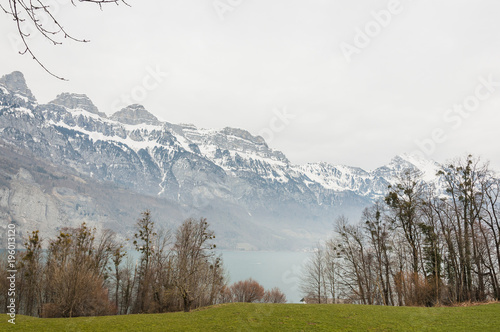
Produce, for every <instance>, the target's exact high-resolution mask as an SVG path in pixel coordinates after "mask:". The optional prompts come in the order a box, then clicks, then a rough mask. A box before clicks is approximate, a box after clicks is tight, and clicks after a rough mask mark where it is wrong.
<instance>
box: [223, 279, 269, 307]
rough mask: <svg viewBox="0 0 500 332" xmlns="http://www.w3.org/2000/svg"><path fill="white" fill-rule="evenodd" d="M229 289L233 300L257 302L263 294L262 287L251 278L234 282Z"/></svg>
mask: <svg viewBox="0 0 500 332" xmlns="http://www.w3.org/2000/svg"><path fill="white" fill-rule="evenodd" d="M230 290H231V294H232V298H233V302H248V303H250V302H259V301H260V300H262V298H263V297H264V295H265V290H264V287H263V286H262V285H261V284H259V283H258V282H257V281H255V280H253V279H252V278H250V279H247V280H243V281H238V282H235V283H234V284H232V285H231V287H230Z"/></svg>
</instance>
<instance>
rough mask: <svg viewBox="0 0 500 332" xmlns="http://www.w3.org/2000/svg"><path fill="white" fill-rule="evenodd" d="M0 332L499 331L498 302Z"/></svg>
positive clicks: (7, 327) (288, 310)
mask: <svg viewBox="0 0 500 332" xmlns="http://www.w3.org/2000/svg"><path fill="white" fill-rule="evenodd" d="M7 318H8V316H7V315H4V319H3V320H2V322H0V330H1V331H51V332H55V331H75V332H76V331H89V332H90V331H92V332H93V331H106V332H110V331H500V303H493V304H485V305H475V306H467V307H437V308H422V307H383V306H366V305H342V304H330V305H314V304H308V305H305V304H254V303H231V304H224V305H217V306H212V307H208V308H203V309H200V310H196V311H193V312H190V313H184V312H176V313H166V314H143V315H127V316H104V317H78V318H53V319H41V318H33V317H27V316H17V317H16V325H12V324H9V323H8V322H7Z"/></svg>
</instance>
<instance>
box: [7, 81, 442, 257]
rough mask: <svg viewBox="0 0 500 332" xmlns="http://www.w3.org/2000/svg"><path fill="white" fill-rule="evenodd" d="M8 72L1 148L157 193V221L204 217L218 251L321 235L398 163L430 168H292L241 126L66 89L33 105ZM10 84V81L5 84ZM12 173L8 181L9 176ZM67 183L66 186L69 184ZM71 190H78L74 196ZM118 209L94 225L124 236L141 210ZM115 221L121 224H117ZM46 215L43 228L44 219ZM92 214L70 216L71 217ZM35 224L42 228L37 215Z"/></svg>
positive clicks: (356, 209) (355, 212)
mask: <svg viewBox="0 0 500 332" xmlns="http://www.w3.org/2000/svg"><path fill="white" fill-rule="evenodd" d="M10 75H14V76H15V79H12V78H11V77H10V76H9V75H5V76H4V77H2V79H0V101H1V104H0V105H1V106H0V139H1V140H3V142H5V144H6V145H11V146H15V147H16V148H18V149H20V150H22V151H24V152H21V153H20V154H23V153H24V154H30V155H33V157H34V158H36V159H38V160H40V161H41V162H46V163H47V164H50V165H52V166H51V167H55V168H60V169H64V170H65V172H66V171H67V172H76V174H77V175H78V177H83V178H85V179H86V180H85V181H86V182H87V183H91V185H90V186H91V187H96V188H97V187H99V186H100V184H106V183H109V184H112V185H113V186H117V188H122V189H123V190H128V191H130V193H131V195H132V196H133V195H137V197H139V196H140V197H144V200H145V201H148V197H150V198H155V199H159V200H160V201H162V202H164V204H165V206H169V208H166V209H162V208H161V207H158V210H161V211H163V212H161V214H165V215H167V217H165V218H166V219H167V220H165V221H162V223H164V224H169V223H170V224H173V223H175V222H179V220H174V218H173V216H176V217H177V218H179V217H180V216H182V217H190V216H195V215H196V216H200V215H205V216H208V217H209V218H210V219H211V220H213V222H214V224H215V225H214V228H215V229H216V232H217V233H218V234H221V241H222V243H223V246H224V247H226V248H240V247H244V248H259V249H269V248H271V249H272V248H274V249H276V248H284V247H287V248H292V247H293V248H297V247H301V246H304V245H306V243H308V241H312V240H313V239H317V238H318V237H320V236H321V235H323V234H324V232H325V230H327V229H329V228H330V227H331V223H332V219H333V218H334V217H335V216H336V215H339V214H347V215H348V216H351V217H352V218H356V216H357V217H358V218H359V215H360V213H361V210H362V208H363V207H365V206H367V205H369V204H371V203H372V202H373V201H374V200H376V199H378V198H381V197H383V195H384V194H385V192H386V190H387V186H388V185H389V184H392V183H393V182H394V179H395V177H396V176H397V174H399V173H400V172H401V171H402V170H403V169H404V168H406V167H412V168H416V169H419V167H421V168H424V171H425V172H424V173H426V174H427V173H429V172H432V169H433V167H438V166H437V163H435V162H431V161H426V160H418V159H417V158H416V157H413V156H397V157H395V158H393V160H392V161H391V162H390V163H389V164H388V165H385V166H382V167H379V168H377V169H375V170H373V171H365V170H363V169H361V168H358V167H351V166H342V165H333V164H330V163H309V164H306V165H294V164H292V163H291V162H290V161H289V160H288V159H287V158H286V156H285V154H284V153H282V152H281V151H278V150H274V149H272V148H270V147H269V146H268V144H267V143H266V142H265V140H264V139H263V138H262V137H260V136H254V135H252V134H251V133H249V132H248V131H246V130H244V129H238V128H229V127H226V128H223V129H201V128H197V127H196V126H194V125H185V124H172V123H169V122H161V121H159V120H158V119H157V118H156V116H154V115H153V114H152V113H150V112H149V111H147V110H146V109H145V108H144V107H143V106H142V105H137V104H136V105H131V106H128V107H126V108H124V109H123V110H121V111H118V112H117V113H118V114H117V113H115V114H113V115H111V116H110V117H107V116H105V115H103V114H104V113H101V112H99V110H98V109H97V107H95V105H94V104H93V103H92V101H91V100H90V99H89V98H88V97H87V96H85V95H78V94H70V93H66V94H60V95H58V97H56V99H55V101H56V102H55V103H54V102H51V103H48V104H38V103H37V102H36V99H35V98H34V96H32V97H33V98H31V99H30V98H28V97H26V96H25V95H22V94H21V95H19V91H21V90H22V91H25V92H24V93H25V94H28V93H27V92H26V91H29V89H28V87H27V84H26V82H24V83H23V80H24V77H23V76H22V74H21V75H19V74H18V73H17V72H16V73H15V74H10ZM21 78H22V79H21ZM12 81H15V82H16V83H15V84H14V85H13V84H6V83H5V82H12ZM13 86H14V88H13ZM23 89H24V90H23ZM22 91H21V92H22ZM412 161H413V162H412ZM414 163H416V164H419V165H415V164H414ZM424 166H425V167H424ZM17 172H18V173H17V174H11V173H9V175H7V177H11V178H13V177H15V176H17V175H18V174H19V172H20V171H19V170H18V171H17ZM33 172H34V171H33V170H32V171H31V173H33ZM35 173H36V172H35ZM24 175H26V174H24ZM427 176H428V177H429V178H431V175H429V174H427ZM16 181H17V180H16ZM16 183H17V182H15V181H14V180H11V182H8V181H7V180H6V182H5V183H4V185H3V188H4V191H3V196H0V201H1V200H2V199H3V201H9V197H7V198H5V197H6V196H7V194H6V192H7V191H6V189H5V188H7V189H9V190H11V189H10V188H11V187H12V186H14V185H15V184H16ZM68 186H69V185H68ZM70 187H71V190H72V191H74V190H76V189H74V188H77V186H74V185H71V186H70ZM73 187H74V188H73ZM1 188H2V187H0V195H1V193H2V189H1ZM16 188H17V187H16ZM54 188H59V187H57V186H56V187H54ZM54 188H52V189H51V190H52V194H51V195H52V196H50V197H51V198H53V197H56V198H57V199H56V198H54V199H56V201H57V202H56V203H54V204H55V205H54V207H53V210H54V209H55V210H57V209H59V210H63V207H64V206H73V208H75V209H76V204H79V203H78V202H76V201H71V197H70V198H65V199H61V198H60V197H59V196H61V195H59V196H57V195H58V191H57V190H58V189H54ZM66 189H68V188H66ZM54 190H55V191H54ZM63 192H66V191H64V190H63ZM9 193H10V191H9ZM77 194H78V190H77V191H76V194H75V195H74V197H78V195H77ZM9 195H10V194H9ZM38 195H41V196H43V195H42V194H40V193H39V194H38ZM89 195H90V196H89V197H90V198H89V200H90V201H91V202H93V203H89V204H94V205H96V204H98V202H97V198H95V199H94V198H93V196H92V194H89ZM69 196H71V195H69ZM43 197H45V196H43ZM96 197H97V196H96ZM80 199H81V197H80ZM99 199H100V200H109V202H106V203H105V205H109V206H112V205H113V199H115V198H114V197H113V195H112V194H109V198H103V197H101V196H99ZM68 200H69V201H70V202H68ZM75 200H77V198H75ZM130 200H132V199H131V198H130ZM65 204H66V205H65ZM116 204H118V205H119V204H120V203H116ZM127 204H133V202H128V203H127ZM155 204H156V203H155ZM158 206H161V203H158ZM124 210H127V211H129V212H126V213H124V214H123V215H120V213H115V212H113V213H109V214H108V215H107V217H106V218H104V219H103V218H101V216H99V218H100V220H106V221H102V222H100V223H101V224H105V223H109V224H112V225H115V228H117V231H119V232H122V233H124V234H126V233H127V232H128V233H130V231H131V229H132V226H133V223H134V222H135V220H136V218H137V216H138V215H139V213H140V211H139V210H135V212H132V211H131V210H129V209H128V208H124ZM3 211H4V214H5V215H9V218H11V219H16V218H17V219H18V220H20V221H19V223H20V224H22V226H23V228H26V229H28V228H29V227H30V222H31V221H32V220H31V219H30V218H27V217H25V218H19V213H21V212H22V211H21V210H19V209H17V210H16V209H14V208H12V207H11V206H10V205H9V204H4V206H3ZM9 211H10V212H9ZM12 211H17V212H16V213H17V214H15V213H12ZM96 211H97V210H96ZM169 211H171V215H172V216H168V214H169V213H170V212H169ZM54 213H55V212H54ZM99 213H104V212H102V211H101V212H96V214H99ZM134 214H136V215H134ZM66 215H72V213H69V212H68V213H66ZM61 218H62V217H61ZM68 218H69V217H68ZM96 218H97V217H96ZM99 218H98V219H99ZM121 218H126V219H127V222H126V223H124V224H123V225H121V226H120V225H119V220H120V219H121ZM46 219H47V221H46V224H49V221H48V219H50V216H48V217H47V218H46ZM91 219H92V218H91V217H88V218H83V217H78V218H76V217H73V219H72V220H73V221H74V222H72V223H73V224H76V222H77V221H78V222H80V221H82V220H83V221H85V220H89V222H91V221H92V220H91ZM117 223H118V224H117ZM38 224H40V225H42V226H44V222H42V221H40V222H38ZM94 224H95V223H94ZM44 227H45V226H44ZM45 228H47V227H45Z"/></svg>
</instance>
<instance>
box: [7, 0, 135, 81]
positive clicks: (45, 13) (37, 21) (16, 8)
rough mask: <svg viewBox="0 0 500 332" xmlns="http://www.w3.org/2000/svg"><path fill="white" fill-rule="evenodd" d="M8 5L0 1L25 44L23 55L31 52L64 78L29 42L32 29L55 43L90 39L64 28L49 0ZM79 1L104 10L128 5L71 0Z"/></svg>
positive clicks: (15, 1)
mask: <svg viewBox="0 0 500 332" xmlns="http://www.w3.org/2000/svg"><path fill="white" fill-rule="evenodd" d="M6 1H7V5H5V4H2V3H0V8H2V10H3V11H4V13H5V14H7V15H8V16H9V17H10V18H11V19H12V20H13V21H14V24H15V25H16V28H17V32H18V34H19V37H20V38H21V41H22V43H23V45H24V49H23V50H21V51H20V52H19V53H20V54H21V55H24V54H29V55H30V56H31V57H32V58H33V60H35V61H36V62H37V63H38V64H39V65H40V66H41V67H42V68H43V69H44V70H45V71H46V72H47V73H49V74H50V75H52V76H54V77H56V78H58V79H62V80H64V78H62V77H59V76H57V75H55V74H54V73H52V72H51V71H50V70H49V69H47V67H45V65H44V64H43V63H42V62H41V61H40V60H39V59H38V57H37V56H36V55H35V53H34V51H33V49H32V48H31V46H30V44H29V37H30V36H31V33H30V31H34V32H35V33H36V34H38V35H41V36H43V37H44V38H45V39H47V40H49V41H50V42H51V43H52V44H53V45H59V44H62V41H63V40H64V39H70V40H73V41H77V42H82V43H86V42H88V40H85V39H78V38H75V37H73V36H72V35H71V34H70V33H68V32H67V31H66V29H64V27H63V25H62V23H61V21H60V19H59V18H58V17H56V16H55V12H54V8H53V6H51V5H50V1H47V0H31V1H23V0H6ZM77 2H88V3H93V4H96V5H98V6H99V8H100V9H101V10H102V8H103V5H106V4H116V5H118V4H119V3H123V4H125V5H127V6H128V4H127V3H126V2H125V1H124V0H71V3H72V4H73V5H74V6H76V3H77Z"/></svg>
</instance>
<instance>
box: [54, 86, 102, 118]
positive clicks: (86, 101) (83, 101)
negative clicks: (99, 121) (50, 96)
mask: <svg viewBox="0 0 500 332" xmlns="http://www.w3.org/2000/svg"><path fill="white" fill-rule="evenodd" d="M50 104H54V105H59V106H64V107H66V108H67V109H68V110H85V111H87V112H90V113H93V114H97V115H99V116H101V117H104V118H105V117H106V114H104V113H101V112H99V110H98V109H97V107H96V106H95V105H94V103H93V102H92V101H91V100H90V98H89V97H87V96H86V95H84V94H77V93H67V92H64V93H61V94H60V95H58V96H57V97H56V99H54V100H52V101H51V102H50Z"/></svg>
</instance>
